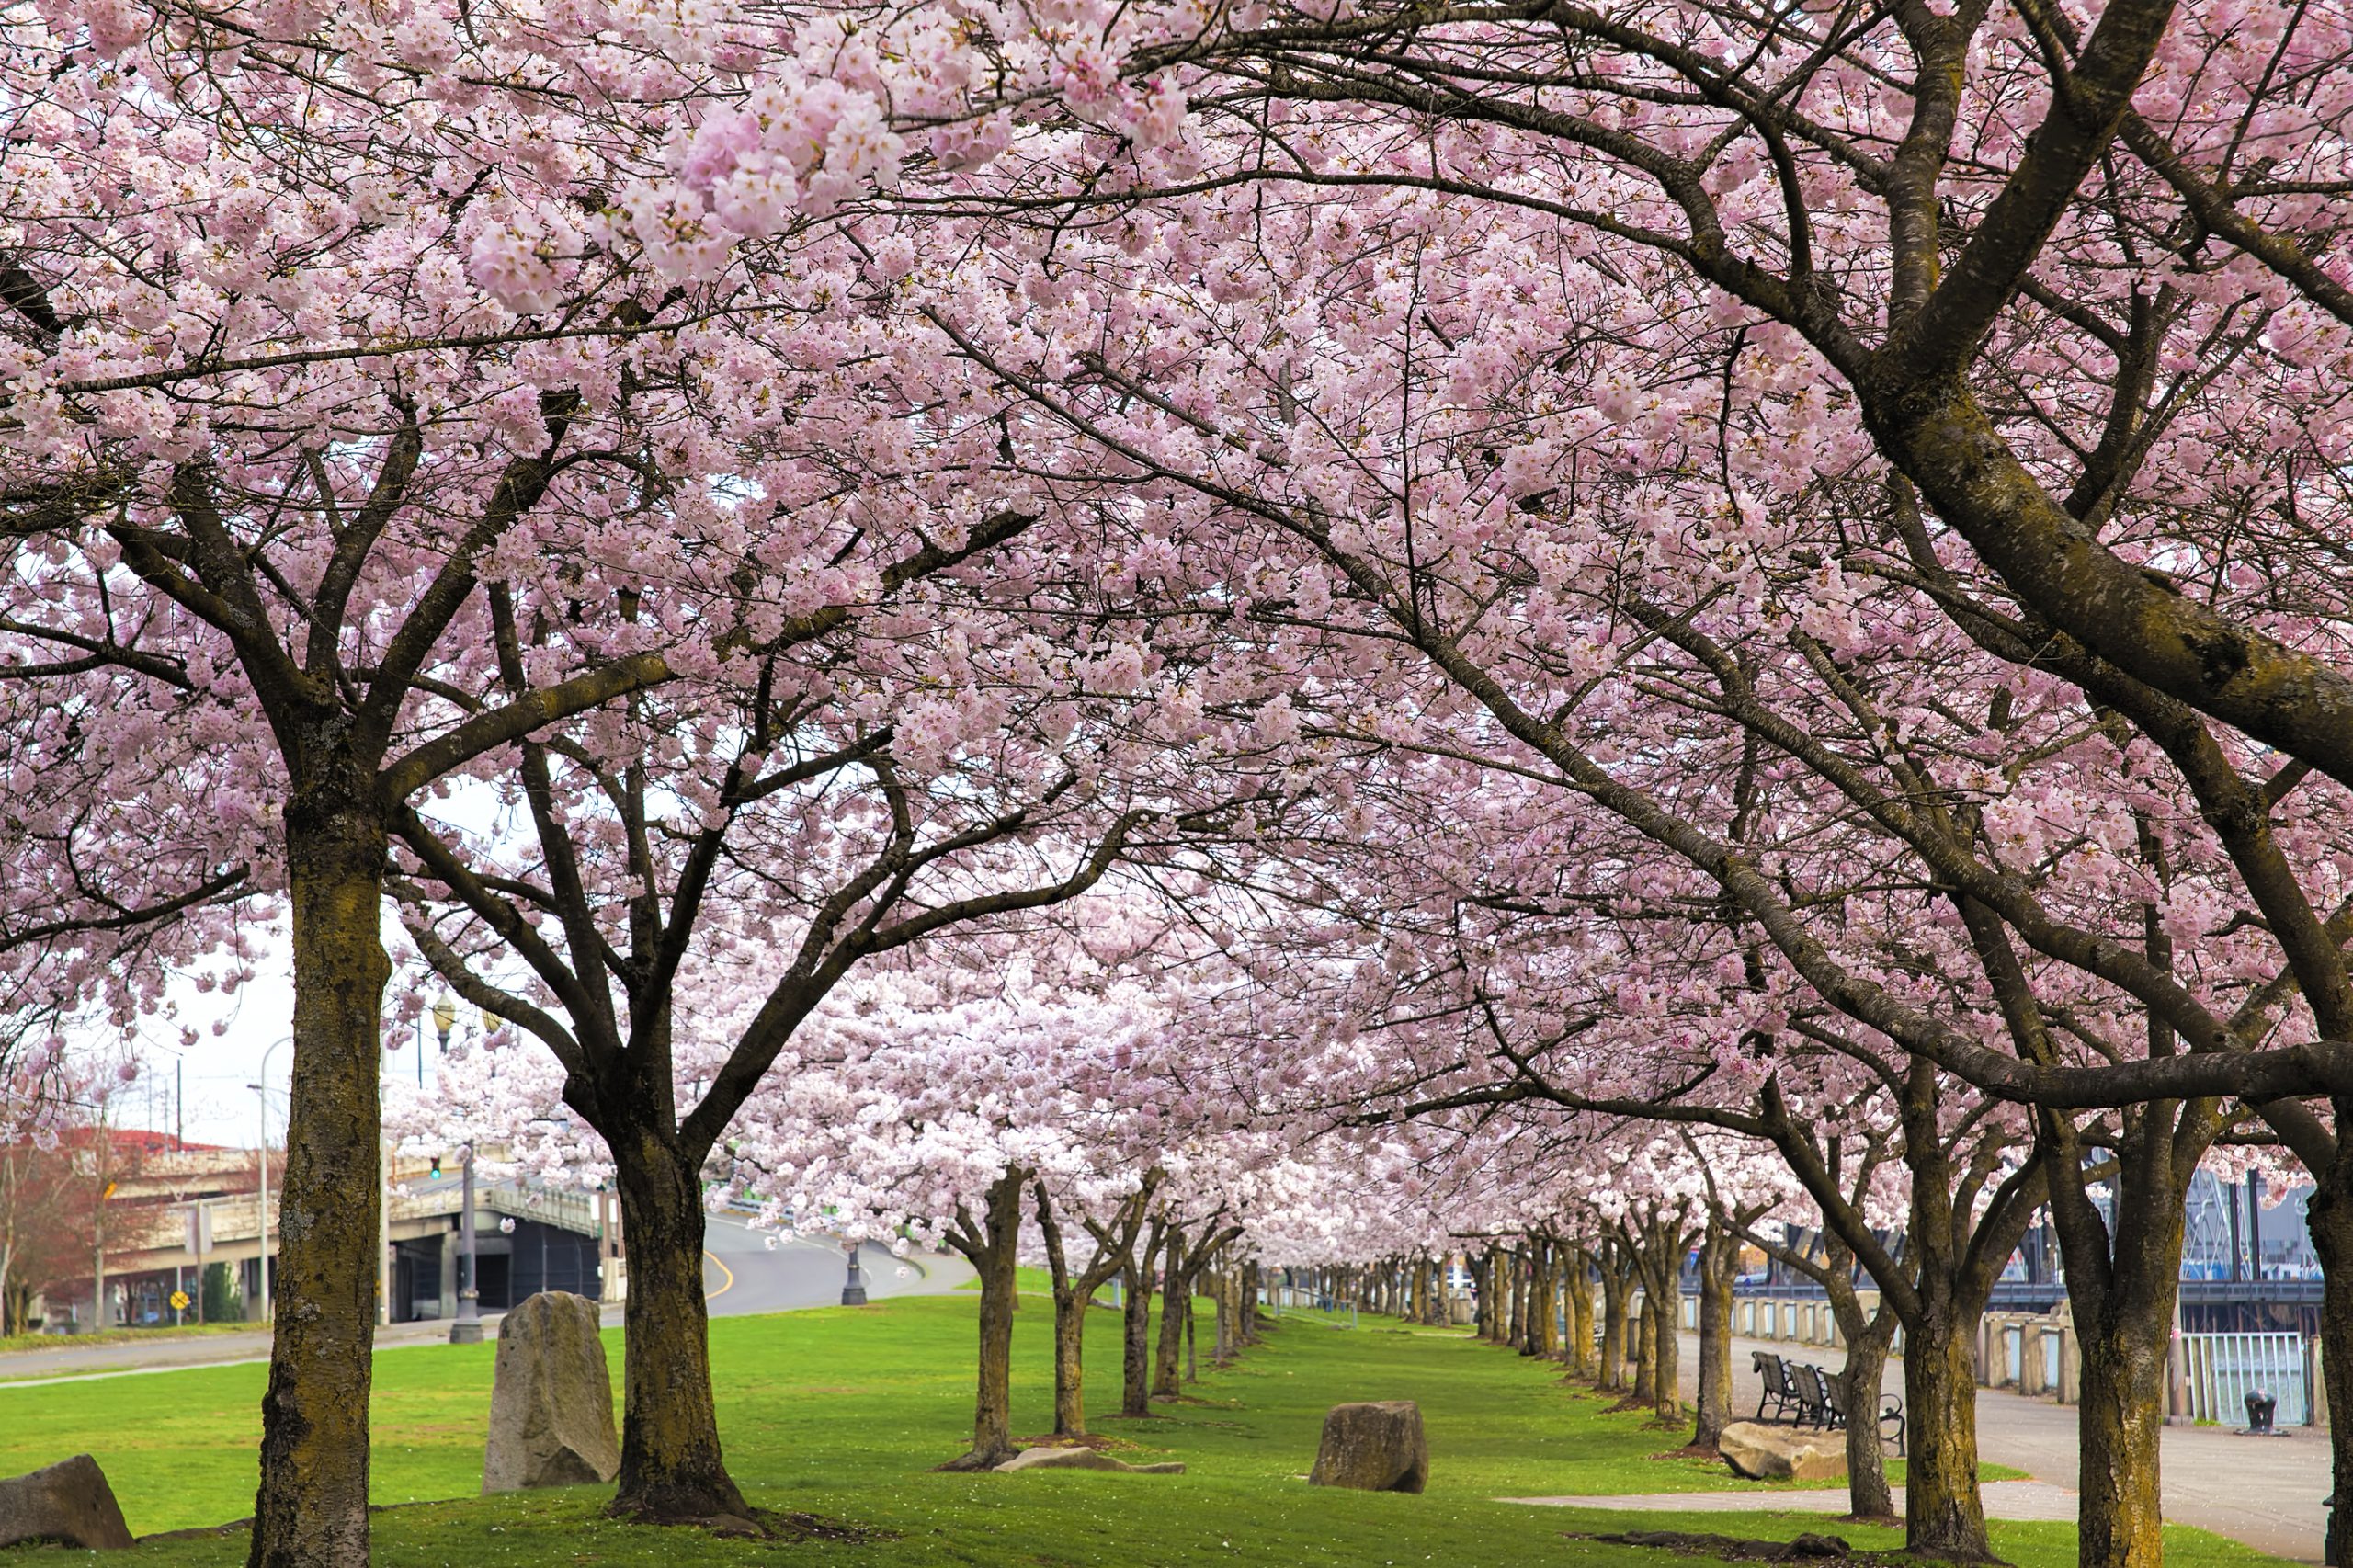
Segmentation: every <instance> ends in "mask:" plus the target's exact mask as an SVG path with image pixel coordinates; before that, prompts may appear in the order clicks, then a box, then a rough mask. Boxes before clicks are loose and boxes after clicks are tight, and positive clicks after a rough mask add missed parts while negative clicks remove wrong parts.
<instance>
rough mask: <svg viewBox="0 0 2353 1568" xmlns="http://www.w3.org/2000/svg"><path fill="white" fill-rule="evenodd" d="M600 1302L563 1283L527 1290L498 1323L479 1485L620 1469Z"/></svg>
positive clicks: (597, 1477)
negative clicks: (556, 1287) (486, 1440)
mask: <svg viewBox="0 0 2353 1568" xmlns="http://www.w3.org/2000/svg"><path fill="white" fill-rule="evenodd" d="M597 1326H598V1324H597V1303H596V1302H594V1301H590V1300H588V1298H587V1297H585V1296H575V1295H573V1294H572V1293H571V1292H569V1291H565V1290H542V1291H540V1293H539V1294H538V1295H536V1296H531V1297H528V1298H526V1299H525V1300H524V1301H523V1302H522V1304H521V1305H519V1306H517V1307H516V1308H515V1309H514V1310H513V1311H511V1312H508V1313H507V1314H506V1318H505V1320H504V1321H502V1322H501V1323H500V1324H499V1325H498V1373H497V1379H496V1381H494V1383H493V1384H492V1387H491V1392H490V1445H489V1447H488V1448H487V1449H485V1450H484V1451H483V1461H482V1489H483V1491H484V1492H519V1491H522V1490H523V1489H524V1488H526V1487H531V1486H578V1485H581V1484H583V1483H586V1482H591V1481H610V1480H611V1479H612V1478H613V1477H614V1476H616V1475H618V1474H620V1468H621V1449H620V1440H619V1439H618V1438H617V1437H615V1436H614V1433H613V1381H612V1377H611V1374H610V1373H608V1371H607V1370H606V1369H605V1342H604V1340H603V1339H601V1338H600V1337H598V1335H597Z"/></svg>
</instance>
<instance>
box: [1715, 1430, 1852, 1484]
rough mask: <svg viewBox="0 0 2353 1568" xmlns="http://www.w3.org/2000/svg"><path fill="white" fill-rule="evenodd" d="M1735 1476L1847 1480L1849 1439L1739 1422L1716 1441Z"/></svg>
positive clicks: (1753, 1479)
mask: <svg viewBox="0 0 2353 1568" xmlns="http://www.w3.org/2000/svg"><path fill="white" fill-rule="evenodd" d="M1716 1448H1717V1450H1718V1451H1719V1452H1721V1453H1722V1455H1723V1456H1724V1462H1725V1463H1726V1464H1728V1465H1730V1466H1732V1471H1733V1474H1734V1475H1742V1476H1746V1477H1747V1478H1748V1479H1749V1480H1751V1481H1844V1480H1846V1479H1847V1436H1846V1434H1845V1433H1843V1432H1824V1431H1821V1430H1819V1429H1815V1430H1811V1431H1809V1430H1806V1429H1804V1428H1802V1427H1797V1426H1766V1425H1765V1424H1764V1423H1762V1422H1758V1421H1735V1422H1733V1424H1732V1425H1731V1426H1727V1427H1725V1428H1724V1429H1723V1435H1722V1437H1718V1438H1717V1439H1716Z"/></svg>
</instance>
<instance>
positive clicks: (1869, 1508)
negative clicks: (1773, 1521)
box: [1838, 1307, 1895, 1521]
mask: <svg viewBox="0 0 2353 1568" xmlns="http://www.w3.org/2000/svg"><path fill="white" fill-rule="evenodd" d="M1856 1316H1857V1321H1858V1322H1859V1321H1860V1318H1861V1313H1860V1311H1859V1310H1858V1312H1857V1314H1856ZM1840 1332H1841V1333H1842V1334H1844V1335H1846V1337H1847V1364H1846V1365H1845V1366H1844V1367H1842V1368H1840V1369H1839V1370H1838V1391H1839V1392H1840V1393H1841V1394H1842V1395H1843V1396H1844V1397H1845V1399H1846V1401H1847V1410H1848V1411H1849V1412H1851V1413H1852V1414H1851V1416H1850V1418H1849V1419H1848V1421H1847V1512H1848V1513H1849V1514H1852V1515H1853V1516H1854V1517H1856V1518H1859V1519H1877V1520H1881V1521H1887V1520H1892V1519H1893V1518H1894V1517H1895V1494H1893V1492H1891V1491H1890V1490H1889V1489H1888V1484H1887V1455H1886V1451H1885V1449H1884V1448H1883V1447H1882V1445H1881V1438H1880V1431H1879V1408H1880V1394H1881V1389H1882V1388H1883V1387H1884V1385H1885V1384H1886V1381H1887V1347H1888V1342H1889V1341H1890V1340H1891V1339H1893V1337H1894V1335H1895V1320H1894V1318H1893V1315H1892V1314H1891V1313H1890V1312H1888V1311H1887V1310H1886V1309H1885V1308H1883V1307H1882V1308H1881V1310H1880V1314H1879V1316H1878V1317H1877V1318H1876V1319H1874V1320H1873V1321H1872V1322H1871V1323H1870V1324H1869V1325H1868V1326H1866V1327H1865V1328H1863V1330H1862V1332H1860V1333H1857V1332H1856V1331H1855V1329H1854V1328H1853V1327H1851V1326H1848V1325H1847V1324H1841V1325H1840Z"/></svg>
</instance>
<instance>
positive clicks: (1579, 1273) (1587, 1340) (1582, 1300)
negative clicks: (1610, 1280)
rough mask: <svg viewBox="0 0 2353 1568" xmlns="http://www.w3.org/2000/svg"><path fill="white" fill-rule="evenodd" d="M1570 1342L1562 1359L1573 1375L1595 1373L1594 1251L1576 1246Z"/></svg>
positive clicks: (1570, 1272)
mask: <svg viewBox="0 0 2353 1568" xmlns="http://www.w3.org/2000/svg"><path fill="white" fill-rule="evenodd" d="M1568 1276H1569V1343H1568V1347H1567V1349H1566V1350H1565V1351H1563V1355H1562V1359H1563V1360H1564V1361H1566V1362H1567V1363H1568V1364H1569V1374H1570V1375H1571V1376H1572V1377H1578V1378H1590V1377H1592V1376H1593V1375H1594V1371H1595V1367H1594V1348H1593V1254H1592V1252H1591V1251H1590V1250H1589V1249H1587V1248H1586V1247H1582V1246H1580V1247H1576V1248H1574V1249H1573V1250H1572V1251H1571V1252H1570V1254H1569V1267H1568Z"/></svg>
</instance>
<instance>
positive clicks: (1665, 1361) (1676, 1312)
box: [1650, 1277, 1683, 1422]
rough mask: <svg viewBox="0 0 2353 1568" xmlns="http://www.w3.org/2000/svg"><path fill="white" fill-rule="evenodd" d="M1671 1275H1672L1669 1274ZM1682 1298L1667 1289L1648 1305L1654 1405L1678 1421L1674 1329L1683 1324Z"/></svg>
mask: <svg viewBox="0 0 2353 1568" xmlns="http://www.w3.org/2000/svg"><path fill="white" fill-rule="evenodd" d="M1670 1278H1671V1277H1670ZM1682 1305H1683V1298H1682V1297H1681V1295H1680V1294H1678V1293H1677V1291H1675V1290H1672V1289H1670V1290H1667V1291H1666V1293H1665V1294H1664V1295H1662V1296H1660V1297H1658V1298H1657V1299H1656V1300H1655V1301H1653V1302H1652V1304H1651V1307H1650V1314H1651V1345H1652V1346H1653V1355H1654V1358H1655V1360H1656V1361H1657V1363H1658V1364H1657V1365H1656V1366H1655V1367H1654V1368H1653V1369H1652V1372H1651V1375H1652V1377H1654V1379H1656V1380H1657V1381H1656V1382H1654V1384H1653V1385H1652V1387H1653V1390H1654V1399H1653V1401H1652V1403H1653V1406H1654V1408H1655V1409H1656V1410H1657V1412H1658V1418H1659V1419H1660V1420H1661V1421H1668V1422H1679V1421H1681V1420H1682V1419H1683V1385H1682V1382H1681V1381H1680V1368H1681V1364H1682V1349H1683V1346H1682V1342H1681V1340H1680V1339H1679V1338H1678V1337H1677V1330H1678V1329H1679V1328H1680V1327H1681V1326H1682V1325H1681V1324H1680V1322H1679V1321H1678V1320H1679V1319H1680V1318H1681V1316H1682V1312H1681V1310H1680V1309H1681V1307H1682Z"/></svg>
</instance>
